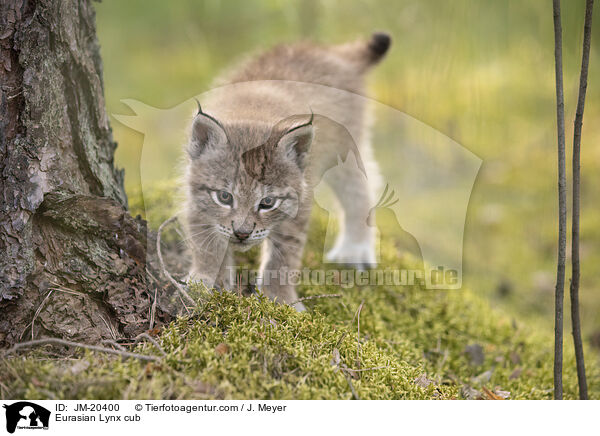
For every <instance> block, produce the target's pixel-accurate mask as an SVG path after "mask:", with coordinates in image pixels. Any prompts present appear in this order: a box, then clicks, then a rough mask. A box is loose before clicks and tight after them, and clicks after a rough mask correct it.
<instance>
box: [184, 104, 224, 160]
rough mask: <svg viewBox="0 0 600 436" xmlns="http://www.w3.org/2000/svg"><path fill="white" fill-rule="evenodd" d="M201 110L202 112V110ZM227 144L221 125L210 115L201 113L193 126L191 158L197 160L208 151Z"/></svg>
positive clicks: (189, 149)
mask: <svg viewBox="0 0 600 436" xmlns="http://www.w3.org/2000/svg"><path fill="white" fill-rule="evenodd" d="M198 106H200V105H198ZM199 110H200V111H201V109H199ZM226 143H227V135H226V134H225V130H223V126H221V123H219V122H218V121H217V120H216V119H215V118H213V117H211V116H210V115H207V114H205V113H203V112H199V113H198V115H196V118H194V123H193V124H192V135H191V139H190V145H189V147H188V153H189V155H190V157H191V158H192V159H197V158H198V157H200V155H202V153H204V151H205V150H206V149H208V148H210V147H217V146H220V145H224V144H226Z"/></svg>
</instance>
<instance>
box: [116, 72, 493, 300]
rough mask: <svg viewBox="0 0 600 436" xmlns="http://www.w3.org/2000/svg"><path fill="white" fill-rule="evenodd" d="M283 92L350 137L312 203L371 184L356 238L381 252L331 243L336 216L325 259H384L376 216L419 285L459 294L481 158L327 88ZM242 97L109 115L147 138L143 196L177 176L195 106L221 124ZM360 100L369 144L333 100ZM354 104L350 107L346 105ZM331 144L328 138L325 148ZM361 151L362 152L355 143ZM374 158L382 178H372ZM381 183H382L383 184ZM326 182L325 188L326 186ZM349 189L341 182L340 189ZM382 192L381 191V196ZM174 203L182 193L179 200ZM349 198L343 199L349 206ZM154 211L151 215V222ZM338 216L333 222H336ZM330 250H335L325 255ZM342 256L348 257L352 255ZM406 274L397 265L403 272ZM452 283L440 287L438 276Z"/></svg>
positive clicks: (328, 205) (410, 121) (303, 86)
mask: <svg viewBox="0 0 600 436" xmlns="http://www.w3.org/2000/svg"><path fill="white" fill-rule="evenodd" d="M281 82H282V86H286V87H292V88H299V90H298V89H297V90H296V91H297V92H299V93H300V94H302V93H303V94H305V95H318V96H320V97H321V98H319V99H317V101H316V102H315V103H314V104H313V103H311V105H310V110H311V112H312V113H313V114H314V115H313V116H314V119H315V122H317V120H320V121H321V122H326V123H329V124H331V125H333V126H336V128H334V129H332V131H335V132H337V134H338V135H345V136H346V137H347V139H348V140H347V141H342V143H343V144H346V145H345V146H344V149H339V150H335V149H334V150H331V152H330V154H329V155H327V158H326V159H324V162H325V164H324V165H323V166H322V167H321V168H319V169H318V171H317V172H318V177H317V179H318V180H316V181H315V183H314V200H315V202H316V203H317V204H318V205H319V206H320V207H321V208H322V209H325V210H326V211H328V212H329V211H333V209H334V207H335V201H333V200H332V197H331V194H330V192H328V189H329V186H331V185H332V183H330V182H332V181H333V184H335V180H337V181H338V185H339V184H340V182H339V181H343V180H344V178H347V177H364V178H366V179H368V185H369V187H370V190H371V194H370V195H371V197H370V198H371V199H370V200H369V202H370V204H369V205H368V206H367V207H366V208H364V210H365V212H364V217H362V218H361V220H362V221H361V222H362V223H364V225H362V227H361V228H357V229H355V230H354V231H355V232H367V233H369V232H370V233H371V234H372V235H373V236H372V238H373V244H372V245H373V246H374V247H376V249H375V250H373V249H367V248H364V249H363V247H355V246H352V241H349V240H340V239H339V238H338V239H337V240H335V238H334V237H333V235H334V234H335V233H337V232H336V231H335V228H336V227H338V226H336V225H335V224H334V223H333V220H331V219H330V222H329V224H328V226H327V232H326V236H325V241H324V252H323V259H324V261H325V262H326V263H327V262H329V263H338V264H354V265H359V266H360V265H363V266H366V267H371V266H374V265H376V264H377V263H378V262H379V261H380V257H381V256H380V253H379V249H378V247H379V238H380V237H381V236H380V232H379V229H378V228H377V225H376V223H377V220H376V219H375V217H376V215H377V213H380V214H382V215H389V216H391V217H393V218H394V219H395V221H396V222H397V226H398V228H399V229H400V230H401V232H404V233H406V234H408V235H410V237H411V238H412V239H413V240H414V241H415V245H417V247H418V248H417V249H418V252H419V253H420V256H421V257H422V260H423V264H424V274H423V285H425V286H426V287H427V288H436V289H459V288H460V287H461V286H462V248H463V234H464V227H465V219H466V213H467V207H468V204H469V199H470V195H471V191H472V188H473V185H474V182H475V179H476V177H477V174H478V171H479V169H480V166H481V163H482V161H481V159H480V158H479V157H477V156H476V155H474V154H473V153H471V152H470V151H469V150H467V149H466V148H464V147H462V146H461V145H460V144H458V143H456V142H455V141H453V140H452V139H450V138H448V137H447V136H445V135H444V134H442V133H440V132H439V131H436V130H435V129H433V128H431V127H430V126H428V125H426V124H425V123H423V122H421V121H419V120H416V119H414V118H412V117H410V116H408V115H406V114H405V113H403V112H401V111H399V110H397V109H395V108H392V107H389V106H387V105H384V104H382V103H379V102H376V101H374V100H371V99H368V98H366V97H364V96H360V95H356V94H352V93H350V92H348V91H345V90H340V89H335V88H330V87H327V86H322V85H315V84H310V83H300V82H285V81H281ZM231 87H235V88H236V91H240V89H241V90H242V91H243V92H252V89H255V88H256V87H257V83H256V82H245V83H236V84H233V85H226V86H223V87H220V88H216V89H212V90H210V91H208V92H206V93H203V94H200V95H197V96H195V97H194V98H190V99H189V100H186V101H185V102H183V103H181V104H179V105H177V106H175V107H172V108H170V109H157V108H154V107H151V106H148V105H145V104H143V103H141V102H139V101H135V100H123V103H124V104H126V105H127V106H129V107H130V108H131V109H132V110H133V111H134V112H135V115H113V116H114V118H115V119H116V120H118V121H119V122H121V123H123V124H124V125H125V126H127V127H130V128H132V129H134V130H136V131H139V132H142V133H143V134H144V144H143V148H142V151H141V158H140V179H141V184H142V192H143V193H146V192H150V191H151V190H152V188H153V186H155V185H156V183H157V181H160V180H164V181H168V180H171V179H175V178H177V177H178V176H180V173H181V171H180V169H179V168H178V165H177V164H178V162H179V161H180V160H181V159H182V156H183V153H184V147H183V145H182V144H184V143H186V142H187V139H188V136H189V131H190V126H191V125H192V120H193V118H194V116H195V115H196V114H197V111H198V109H197V107H198V106H197V101H200V102H202V110H203V112H205V113H206V114H210V115H211V116H214V117H215V118H216V119H218V118H219V108H218V107H215V106H211V101H218V100H219V95H227V93H229V92H230V91H231V90H230V89H229V88H231ZM341 101H343V102H346V104H348V102H355V104H358V105H366V106H368V107H369V108H370V112H371V113H374V114H375V119H376V120H377V122H376V124H375V125H374V128H373V135H372V137H371V138H369V137H365V136H364V135H363V132H361V128H360V126H357V125H355V124H353V122H351V120H347V119H344V117H343V116H340V113H343V111H340V108H339V107H334V106H333V105H334V104H332V103H331V102H341ZM350 104H353V103H350ZM308 107H309V106H308V105H306V104H305V102H298V106H297V107H296V108H294V110H293V111H292V112H290V113H284V114H281V119H282V120H285V119H286V118H289V117H297V116H298V114H307V108H308ZM315 135H319V131H318V129H316V130H315ZM369 140H370V141H372V142H373V150H374V156H365V155H361V153H362V152H363V151H362V150H363V149H362V148H361V147H360V143H361V141H369ZM325 142H327V141H325ZM357 145H358V146H357ZM374 161H376V162H377V163H378V165H379V168H380V172H377V171H372V168H370V165H371V162H374ZM382 180H383V181H385V185H384V183H382ZM322 182H326V183H322ZM342 184H343V183H342ZM377 193H378V194H377ZM173 195H174V196H176V193H175V192H174V193H173ZM352 200H353V199H352V198H348V199H347V201H352ZM152 213H153V211H152V210H147V211H146V214H147V218H149V219H152V216H151V214H152ZM331 216H333V215H330V217H331ZM325 246H327V247H331V248H330V249H325ZM346 253H351V254H352V256H351V257H350V258H349V257H348V256H346ZM399 267H401V266H399ZM440 271H441V274H442V276H447V275H448V274H447V273H449V276H450V277H451V280H441V281H440V280H438V279H436V277H438V278H439V273H440Z"/></svg>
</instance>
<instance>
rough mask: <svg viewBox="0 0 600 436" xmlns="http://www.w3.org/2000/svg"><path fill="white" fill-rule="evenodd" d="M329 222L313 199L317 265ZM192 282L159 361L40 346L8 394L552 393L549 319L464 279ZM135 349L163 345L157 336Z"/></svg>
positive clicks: (20, 362) (24, 361)
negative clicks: (213, 285)
mask: <svg viewBox="0 0 600 436" xmlns="http://www.w3.org/2000/svg"><path fill="white" fill-rule="evenodd" d="M161 197H162V198H165V196H161ZM134 204H135V202H134ZM385 228H386V227H385V223H382V226H380V230H381V231H382V236H383V237H382V241H383V242H382V247H381V254H382V260H383V266H384V267H385V266H392V265H396V266H397V264H398V262H401V263H402V266H403V267H407V268H410V267H411V265H412V264H413V263H414V262H417V261H416V260H415V259H411V258H410V257H407V256H404V257H401V260H400V261H399V260H398V255H399V253H398V250H397V248H395V246H396V244H395V240H394V236H393V234H386V230H385ZM324 229H325V221H324V217H323V216H322V215H320V214H319V213H316V214H315V217H314V219H313V223H312V230H311V234H310V241H309V244H308V246H307V248H306V252H305V254H306V255H305V265H306V266H308V267H310V268H319V267H320V263H319V259H320V253H321V252H322V240H323V237H324V233H325V231H324ZM192 291H193V292H194V294H195V295H196V297H197V298H198V301H199V304H198V307H197V308H196V310H195V311H194V313H193V314H191V315H190V316H186V317H181V318H179V319H178V320H176V321H175V322H173V323H171V324H170V325H167V326H165V327H164V328H163V329H162V330H161V331H160V333H159V334H158V336H157V340H158V341H159V343H160V345H161V347H162V348H163V350H164V351H165V352H166V356H165V357H164V358H162V359H161V360H160V361H159V362H157V363H146V362H141V361H138V360H135V359H131V360H121V359H120V358H118V357H114V356H108V355H103V354H98V353H90V352H85V353H84V352H77V353H76V354H75V357H73V358H69V359H66V358H52V357H49V356H48V354H47V352H46V351H45V350H42V349H37V350H32V351H31V352H29V353H27V354H22V355H19V356H13V357H10V358H7V359H4V360H2V361H0V392H1V396H2V398H27V399H42V398H48V399H52V398H60V399H83V398H85V399H133V398H155V399H159V398H163V399H190V398H235V399H350V398H353V397H354V396H357V397H358V398H361V399H450V398H465V397H467V398H476V397H478V396H482V397H484V398H487V397H488V395H486V394H485V393H484V391H485V389H489V390H491V391H492V392H493V391H496V392H500V391H505V392H510V397H509V398H511V399H524V398H527V399H550V398H552V393H553V391H552V386H553V381H552V380H553V379H552V365H553V359H552V347H553V338H552V332H551V331H537V330H536V326H535V325H531V324H527V323H523V322H520V321H519V320H516V319H514V318H512V317H510V316H508V315H506V314H503V313H500V312H498V311H495V310H492V309H491V308H490V306H489V304H488V303H487V302H486V301H484V300H483V299H482V298H480V297H479V296H477V295H476V294H474V293H473V292H471V291H469V290H460V291H432V290H425V289H422V288H420V287H418V286H402V287H393V286H363V287H352V288H349V289H342V288H340V287H339V286H333V285H332V286H323V287H309V286H303V287H300V288H299V291H300V294H301V295H303V296H310V295H322V294H334V293H341V294H342V297H339V298H319V299H314V300H308V301H305V304H306V306H307V307H308V311H307V312H304V313H297V312H296V311H294V310H293V309H292V308H290V307H289V306H285V305H278V304H274V303H273V302H271V301H269V300H268V299H266V298H264V297H263V296H261V295H254V296H251V297H243V296H239V295H237V294H235V293H230V292H224V293H209V292H207V291H206V290H204V289H202V288H201V287H195V288H194V289H193V290H192ZM361 304H362V310H360V317H359V316H357V315H358V308H359V307H360V306H361ZM359 318H360V336H359V334H358V320H359ZM135 351H136V352H138V353H143V354H153V355H156V356H160V353H159V352H158V351H157V350H156V349H154V348H153V345H152V344H150V343H145V344H141V345H138V346H137V347H136V348H135ZM565 351H566V357H565V371H564V379H565V397H566V398H576V396H577V386H576V383H577V377H576V374H575V365H574V358H573V356H572V353H571V349H570V344H568V343H566V344H565ZM588 356H589V357H592V355H591V354H588ZM359 369H360V370H361V371H353V370H359ZM588 382H589V386H590V391H591V397H592V398H600V388H599V387H600V372H599V371H598V364H597V362H596V361H595V360H593V359H591V360H588ZM352 389H354V390H355V395H354V394H353V393H352Z"/></svg>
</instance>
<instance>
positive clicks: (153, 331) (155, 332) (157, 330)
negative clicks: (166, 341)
mask: <svg viewBox="0 0 600 436" xmlns="http://www.w3.org/2000/svg"><path fill="white" fill-rule="evenodd" d="M147 333H148V334H149V335H150V336H154V337H156V336H158V334H159V333H160V327H154V328H153V329H150V330H148V331H147Z"/></svg>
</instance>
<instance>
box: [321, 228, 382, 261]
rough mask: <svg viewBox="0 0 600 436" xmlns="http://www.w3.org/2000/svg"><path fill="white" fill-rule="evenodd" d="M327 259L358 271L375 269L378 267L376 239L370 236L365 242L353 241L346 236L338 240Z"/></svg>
mask: <svg viewBox="0 0 600 436" xmlns="http://www.w3.org/2000/svg"><path fill="white" fill-rule="evenodd" d="M325 259H326V260H327V261H328V262H331V263H342V264H344V265H350V266H353V267H355V268H357V269H367V268H373V267H375V266H377V255H376V253H375V241H374V238H373V237H372V236H371V235H368V237H365V238H364V240H359V241H353V240H350V239H349V238H348V237H347V236H346V235H344V236H342V237H341V238H340V239H338V241H337V242H336V244H335V245H334V247H333V248H332V249H331V251H329V252H328V253H327V255H326V256H325Z"/></svg>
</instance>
